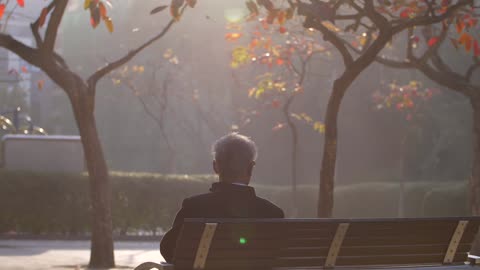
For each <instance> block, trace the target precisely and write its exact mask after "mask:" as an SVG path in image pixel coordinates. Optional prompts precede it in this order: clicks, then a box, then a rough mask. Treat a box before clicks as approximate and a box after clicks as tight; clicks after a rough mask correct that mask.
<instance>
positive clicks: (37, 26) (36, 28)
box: [30, 0, 55, 48]
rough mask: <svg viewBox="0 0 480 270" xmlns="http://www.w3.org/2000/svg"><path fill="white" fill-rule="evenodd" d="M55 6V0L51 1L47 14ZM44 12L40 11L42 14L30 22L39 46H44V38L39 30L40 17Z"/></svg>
mask: <svg viewBox="0 0 480 270" xmlns="http://www.w3.org/2000/svg"><path fill="white" fill-rule="evenodd" d="M54 7H55V0H53V1H52V2H50V4H49V5H48V6H47V7H46V9H47V14H49V13H50V12H51V11H52V9H53V8H54ZM41 16H42V14H41V13H40V16H39V17H38V18H37V20H36V21H35V22H34V23H32V24H30V29H31V30H32V34H33V37H34V38H35V42H36V43H37V48H40V47H42V46H43V40H42V38H41V36H40V33H39V32H38V28H39V27H40V19H41Z"/></svg>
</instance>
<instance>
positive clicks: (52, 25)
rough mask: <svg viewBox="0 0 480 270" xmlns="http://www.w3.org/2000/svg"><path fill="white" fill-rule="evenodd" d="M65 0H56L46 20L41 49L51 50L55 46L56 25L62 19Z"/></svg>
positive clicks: (65, 4)
mask: <svg viewBox="0 0 480 270" xmlns="http://www.w3.org/2000/svg"><path fill="white" fill-rule="evenodd" d="M67 4H68V1H67V0H56V1H55V9H54V10H53V12H52V15H51V16H50V20H49V21H48V27H47V31H46V33H45V42H44V44H43V47H41V48H42V50H45V51H47V52H49V53H50V52H53V49H54V47H55V41H56V40H57V34H58V27H59V25H60V22H61V21H62V18H63V14H65V8H66V7H67Z"/></svg>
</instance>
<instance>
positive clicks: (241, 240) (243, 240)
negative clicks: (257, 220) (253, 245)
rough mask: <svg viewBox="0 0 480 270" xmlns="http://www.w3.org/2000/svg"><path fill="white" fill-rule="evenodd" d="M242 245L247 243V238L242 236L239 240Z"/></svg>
mask: <svg viewBox="0 0 480 270" xmlns="http://www.w3.org/2000/svg"><path fill="white" fill-rule="evenodd" d="M238 242H239V243H240V245H245V244H246V243H247V239H246V238H245V237H240V240H238Z"/></svg>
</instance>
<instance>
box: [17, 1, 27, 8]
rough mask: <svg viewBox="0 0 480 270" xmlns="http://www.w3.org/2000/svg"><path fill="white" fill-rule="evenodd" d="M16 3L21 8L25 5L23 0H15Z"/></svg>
mask: <svg viewBox="0 0 480 270" xmlns="http://www.w3.org/2000/svg"><path fill="white" fill-rule="evenodd" d="M17 4H18V5H19V6H21V7H22V8H23V7H25V1H24V0H17Z"/></svg>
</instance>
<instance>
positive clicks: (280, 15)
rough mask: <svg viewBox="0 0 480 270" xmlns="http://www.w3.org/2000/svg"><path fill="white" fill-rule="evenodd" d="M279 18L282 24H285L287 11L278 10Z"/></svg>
mask: <svg viewBox="0 0 480 270" xmlns="http://www.w3.org/2000/svg"><path fill="white" fill-rule="evenodd" d="M277 20H278V23H279V24H280V25H284V24H285V22H286V20H287V13H286V12H285V11H283V10H282V11H280V12H278V15H277Z"/></svg>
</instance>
